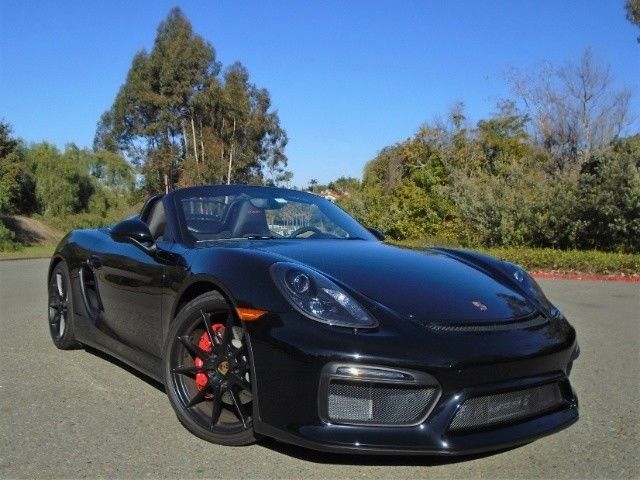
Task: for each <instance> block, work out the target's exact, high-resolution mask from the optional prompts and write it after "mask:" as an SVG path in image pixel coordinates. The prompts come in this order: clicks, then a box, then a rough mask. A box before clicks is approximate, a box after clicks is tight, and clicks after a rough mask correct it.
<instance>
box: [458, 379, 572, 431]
mask: <svg viewBox="0 0 640 480" xmlns="http://www.w3.org/2000/svg"><path fill="white" fill-rule="evenodd" d="M563 403H564V400H563V398H562V393H561V392H560V387H559V386H558V384H557V383H552V384H549V385H542V386H539V387H534V388H528V389H525V390H517V391H513V392H506V393H499V394H495V395H486V396H483V397H475V398H470V399H469V400H466V401H465V402H464V403H463V404H462V406H461V407H460V409H459V410H458V412H457V413H456V415H455V417H453V421H452V422H451V425H450V426H449V430H452V431H456V430H467V429H470V428H478V427H485V426H490V425H496V424H499V423H505V422H512V421H516V420H523V419H525V418H529V417H535V416H537V415H540V414H542V413H545V412H548V411H551V410H553V409H556V408H558V407H559V406H560V405H562V404H563Z"/></svg>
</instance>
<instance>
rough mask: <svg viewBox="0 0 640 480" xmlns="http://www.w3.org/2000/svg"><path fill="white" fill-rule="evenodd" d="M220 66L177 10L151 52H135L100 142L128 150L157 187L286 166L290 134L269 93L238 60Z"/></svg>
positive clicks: (257, 175) (252, 177) (246, 176)
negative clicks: (257, 84)
mask: <svg viewBox="0 0 640 480" xmlns="http://www.w3.org/2000/svg"><path fill="white" fill-rule="evenodd" d="M220 72H221V65H220V64H219V63H218V62H217V61H216V60H215V50H214V49H213V47H212V46H211V45H210V44H209V43H208V42H206V41H205V40H204V39H203V38H202V37H200V36H199V35H197V34H195V33H194V32H193V29H192V27H191V24H190V22H189V20H188V19H187V18H186V17H185V16H184V14H183V13H182V12H181V11H180V9H178V8H174V9H172V10H171V12H170V13H169V16H168V17H167V19H166V20H165V21H163V22H162V23H161V24H160V26H159V27H158V34H157V37H156V40H155V43H154V46H153V49H152V50H151V52H150V53H147V52H145V51H141V52H139V53H138V54H137V55H136V56H135V57H134V59H133V62H132V65H131V68H130V70H129V73H128V75H127V79H126V82H125V84H124V85H123V86H122V87H121V89H120V91H119V92H118V95H117V96H116V99H115V101H114V104H113V106H112V108H111V109H110V110H109V111H107V112H105V114H104V115H103V116H102V118H101V121H100V123H99V124H98V129H97V132H96V140H95V147H96V148H105V149H109V150H114V149H118V150H122V151H124V152H126V154H127V157H128V158H130V159H131V160H132V161H133V162H134V163H136V164H138V165H139V166H141V167H142V171H143V173H144V176H145V183H146V187H147V189H148V190H150V191H158V190H162V189H164V188H168V187H169V186H170V185H173V184H174V183H180V184H183V185H189V184H195V183H203V182H231V181H244V182H248V181H254V182H255V181H258V182H261V181H263V179H264V176H265V170H269V171H280V170H282V171H284V166H286V161H287V159H286V156H285V155H284V147H285V145H286V141H287V139H286V134H285V132H284V130H283V129H282V128H281V127H280V125H279V118H278V115H277V113H275V112H273V111H272V110H271V101H270V97H269V93H268V92H267V91H266V90H264V89H258V88H257V87H255V86H254V85H253V84H251V83H250V81H249V74H248V72H247V70H246V69H245V68H244V67H243V66H242V65H241V64H239V63H237V64H234V65H232V66H231V67H229V68H227V69H226V70H225V71H224V74H223V75H221V73H220Z"/></svg>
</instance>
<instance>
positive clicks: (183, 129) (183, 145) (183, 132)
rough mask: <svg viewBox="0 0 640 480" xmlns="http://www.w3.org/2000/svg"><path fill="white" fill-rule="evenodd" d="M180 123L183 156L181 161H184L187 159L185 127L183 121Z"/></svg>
mask: <svg viewBox="0 0 640 480" xmlns="http://www.w3.org/2000/svg"><path fill="white" fill-rule="evenodd" d="M181 123H182V155H184V156H183V157H182V159H183V160H185V159H186V158H187V148H188V143H187V127H185V126H184V120H183V121H182V122H181Z"/></svg>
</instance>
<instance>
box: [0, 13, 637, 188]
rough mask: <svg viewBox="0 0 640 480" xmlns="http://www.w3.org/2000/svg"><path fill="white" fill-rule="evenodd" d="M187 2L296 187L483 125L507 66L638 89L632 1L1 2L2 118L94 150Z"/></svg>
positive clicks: (26, 133) (501, 93) (29, 134)
mask: <svg viewBox="0 0 640 480" xmlns="http://www.w3.org/2000/svg"><path fill="white" fill-rule="evenodd" d="M174 5H179V6H180V7H181V8H182V10H183V11H184V12H185V14H186V15H187V17H189V18H190V19H191V22H192V24H193V27H194V29H195V31H196V32H197V33H199V34H200V35H202V36H203V37H204V38H206V39H207V40H208V41H209V42H211V43H212V44H213V45H214V47H215V48H216V52H217V56H218V59H219V60H220V61H222V63H223V64H224V65H229V64H230V63H232V62H233V61H236V60H239V61H241V62H242V63H243V64H244V65H245V66H246V67H247V68H248V70H249V72H250V75H251V79H252V81H253V82H254V83H255V84H257V85H258V86H260V87H266V88H267V89H269V91H270V92H271V94H272V100H273V105H274V106H275V107H276V108H277V110H278V111H279V114H280V119H281V124H282V126H284V128H285V129H286V130H287V133H288V135H289V138H290V141H289V145H288V147H287V154H288V156H289V168H290V169H291V170H292V171H293V172H294V175H295V176H294V181H293V183H294V184H295V185H299V186H304V185H306V184H307V182H308V181H309V179H311V178H316V179H318V180H319V181H320V182H321V183H324V182H327V181H330V180H332V179H335V178H337V177H339V176H341V175H350V176H356V177H360V175H361V173H362V167H363V166H364V164H365V163H366V162H367V161H368V160H370V159H371V158H373V157H374V156H375V154H376V152H377V151H379V150H380V149H381V148H382V147H384V146H386V145H389V144H392V143H395V142H397V141H400V140H403V139H404V138H406V137H408V136H410V135H411V134H412V133H413V132H414V131H415V130H416V129H417V127H418V126H419V125H420V124H421V123H423V122H425V121H429V120H432V119H433V118H434V117H435V116H437V115H440V114H445V113H446V112H447V111H448V110H449V108H450V107H451V106H452V105H453V104H454V103H455V102H457V101H463V102H464V103H465V105H466V106H467V113H468V114H469V116H470V118H471V119H472V120H474V121H477V120H478V119H481V118H483V117H486V116H487V115H489V114H490V113H491V112H492V111H494V107H495V104H496V102H497V101H498V100H500V99H502V98H506V97H507V96H508V94H509V92H508V88H507V87H506V82H505V80H504V73H505V71H506V68H507V67H508V66H514V67H516V68H533V67H535V65H536V64H537V63H538V62H539V61H541V60H542V59H548V60H550V61H551V62H553V63H554V64H562V63H564V62H566V61H568V60H577V59H578V58H579V56H580V55H581V53H582V52H583V51H584V49H585V48H587V47H591V48H592V49H593V52H594V55H595V57H596V59H597V60H598V61H600V62H602V63H606V64H609V65H610V68H611V72H612V73H613V75H614V76H615V79H616V85H617V86H619V87H628V88H631V89H632V90H633V91H634V97H633V101H632V105H631V111H632V113H633V114H634V116H635V122H634V124H633V125H632V127H631V129H630V132H637V131H638V130H640V89H639V88H638V87H639V86H640V44H638V43H637V42H636V37H637V36H638V35H639V34H640V32H639V31H638V29H637V28H635V27H634V26H633V25H632V24H631V23H629V22H628V21H627V20H626V19H625V17H624V9H623V1H622V0H600V1H595V0H582V1H578V0H574V1H566V0H563V1H555V0H548V1H543V0H532V1H509V2H507V1H506V0H505V1H491V0H482V1H480V0H478V1H476V2H472V1H463V0H451V1H439V2H436V1H426V0H423V1H417V0H416V1H405V0H395V1H373V0H370V1H359V0H358V1H355V0H349V1H343V0H341V1H316V2H311V1H302V0H300V1H277V2H274V1H255V2H248V1H242V0H225V1H220V0H200V1H193V2H183V1H177V0H174V1H169V2H167V1H161V0H149V1H138V0H127V1H124V0H109V1H90V0H71V1H65V2H51V1H46V2H45V1H42V2H38V1H25V0H0V118H4V120H5V121H8V122H9V123H10V124H12V126H13V128H14V132H15V134H16V135H18V136H20V137H22V138H23V139H25V140H26V141H27V142H37V141H41V140H47V141H50V142H52V143H54V144H56V145H58V146H60V147H63V146H64V145H65V144H66V143H69V142H75V143H76V144H78V145H80V146H91V144H92V141H93V135H94V132H95V125H96V122H97V121H98V119H99V117H100V115H101V113H102V112H103V111H105V110H106V109H108V108H109V107H110V106H111V103H112V102H113V99H114V97H115V94H116V92H117V90H118V88H119V87H120V85H121V84H122V83H123V81H124V79H125V76H126V73H127V71H128V69H129V66H130V62H131V59H132V57H133V55H134V53H135V52H136V51H138V50H140V49H142V48H146V49H150V48H151V46H152V44H153V40H154V38H155V33H156V28H157V25H158V23H159V22H160V21H161V20H162V19H163V18H164V17H165V16H166V15H167V13H168V11H169V9H170V8H171V7H172V6H174Z"/></svg>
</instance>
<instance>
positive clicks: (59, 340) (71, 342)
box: [47, 260, 80, 350]
mask: <svg viewBox="0 0 640 480" xmlns="http://www.w3.org/2000/svg"><path fill="white" fill-rule="evenodd" d="M58 272H60V273H61V274H62V278H63V280H64V282H65V287H66V291H67V303H68V304H67V318H66V319H65V330H64V333H63V334H62V336H60V337H57V335H54V333H53V331H52V330H51V325H50V324H49V325H48V326H49V334H50V335H51V340H52V341H53V344H54V345H55V346H56V347H57V348H59V349H61V350H69V349H72V348H78V347H79V346H80V344H79V343H78V342H77V341H76V338H75V334H74V328H73V327H74V324H73V323H74V318H75V310H74V306H73V288H71V275H70V274H69V268H68V267H67V264H66V262H65V261H64V260H61V261H60V262H58V263H57V264H56V266H55V268H54V269H53V271H52V272H51V276H50V277H49V281H48V284H47V287H48V289H47V323H48V322H49V296H50V295H51V292H50V290H51V288H52V285H51V282H52V280H53V278H54V277H55V275H56V273H58Z"/></svg>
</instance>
